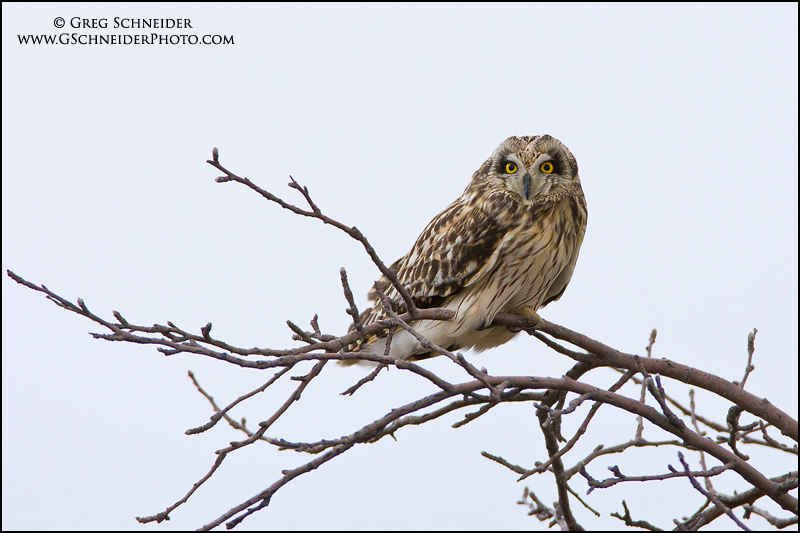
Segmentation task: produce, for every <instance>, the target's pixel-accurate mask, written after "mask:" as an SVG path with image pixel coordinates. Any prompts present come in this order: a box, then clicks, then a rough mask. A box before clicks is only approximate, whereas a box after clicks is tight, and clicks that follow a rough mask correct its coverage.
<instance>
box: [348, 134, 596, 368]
mask: <svg viewBox="0 0 800 533" xmlns="http://www.w3.org/2000/svg"><path fill="white" fill-rule="evenodd" d="M586 218H587V211H586V200H585V199H584V196H583V190H582V189H581V183H580V178H579V177H578V165H577V163H576V162H575V158H574V157H573V156H572V154H571V153H570V151H569V149H568V148H567V147H566V146H564V145H563V144H562V143H561V142H560V141H558V140H557V139H554V138H553V137H550V136H549V135H541V136H534V137H510V138H508V139H506V140H505V141H503V143H502V144H500V146H498V147H497V149H496V150H495V151H494V153H493V154H492V156H491V157H490V158H489V159H487V160H486V162H485V163H484V164H483V165H481V167H480V168H479V169H478V170H477V172H475V174H474V175H473V176H472V180H471V181H470V183H469V185H468V186H467V188H466V190H465V191H464V193H463V194H462V195H461V197H459V198H458V199H457V200H456V201H455V202H453V203H452V204H450V205H449V206H448V207H447V208H446V209H445V210H444V211H442V212H441V213H439V214H438V215H437V216H436V217H434V219H433V220H432V221H431V222H430V223H429V224H428V226H427V227H426V228H425V229H424V230H423V231H422V233H421V234H420V236H419V237H418V238H417V241H416V242H415V243H414V246H413V247H412V248H411V251H410V252H408V254H406V255H405V256H403V257H401V258H400V259H398V260H397V261H395V262H394V264H392V266H391V268H393V269H394V270H395V271H396V272H397V277H398V279H399V280H400V282H401V283H402V284H403V285H405V286H406V287H408V290H409V292H410V293H411V295H412V297H413V299H414V303H415V304H416V305H417V306H418V307H420V308H431V307H445V308H448V309H451V310H453V311H455V312H456V316H455V318H454V319H453V320H451V321H432V320H420V321H415V322H412V323H411V324H410V325H411V326H412V327H414V329H416V330H417V331H419V332H420V333H422V335H424V336H425V337H427V338H428V339H430V340H432V341H433V342H435V343H436V344H438V345H439V346H441V347H443V348H446V349H449V350H463V349H468V348H475V349H476V350H479V351H480V350H485V349H488V348H492V347H494V346H499V345H500V344H503V343H505V342H507V341H509V340H510V339H511V338H512V337H513V336H514V335H515V334H516V332H512V331H509V330H508V329H507V328H505V327H501V326H493V327H489V325H490V324H491V323H492V320H493V319H494V316H495V315H496V314H497V313H499V312H505V313H517V314H521V315H523V316H525V317H528V318H530V319H535V317H536V316H537V315H536V311H537V310H538V309H539V308H541V307H543V306H545V305H547V304H548V303H550V302H552V301H555V300H558V299H559V298H560V297H561V295H562V294H563V293H564V290H565V289H566V287H567V284H568V283H569V280H570V278H571V277H572V272H573V269H574V268H575V262H576V261H577V259H578V252H579V250H580V246H581V242H582V241H583V236H584V232H585V230H586ZM378 283H379V284H380V286H381V288H382V290H384V291H385V293H386V295H387V296H388V297H389V298H392V299H396V298H398V297H399V295H398V293H397V291H396V290H395V288H394V287H392V286H391V284H390V283H389V282H388V280H387V279H386V278H385V277H382V278H381V279H380V280H379V282H378ZM368 296H369V299H370V300H372V301H374V305H373V307H372V308H370V309H367V310H366V311H365V312H364V313H362V321H363V323H364V324H365V325H366V324H370V323H372V322H374V321H376V320H381V319H383V318H386V314H385V313H384V311H383V308H382V305H381V302H380V298H379V297H378V294H377V292H376V291H375V289H374V288H373V289H372V290H371V291H370V292H369V295H368ZM385 347H386V335H385V333H384V334H383V335H382V336H373V337H371V338H369V339H366V340H365V341H363V342H361V343H360V344H358V345H355V346H353V347H352V349H353V351H360V350H363V351H369V352H371V353H378V354H383V353H384V351H385ZM390 354H391V355H393V356H395V357H400V358H402V359H411V360H414V359H423V358H425V357H428V356H430V355H431V354H430V353H429V352H428V350H426V349H424V348H422V347H421V346H420V345H419V342H418V341H417V340H416V339H415V338H414V337H413V336H412V335H410V334H409V333H408V332H406V331H403V330H398V331H395V332H394V334H393V337H392V342H391V346H390Z"/></svg>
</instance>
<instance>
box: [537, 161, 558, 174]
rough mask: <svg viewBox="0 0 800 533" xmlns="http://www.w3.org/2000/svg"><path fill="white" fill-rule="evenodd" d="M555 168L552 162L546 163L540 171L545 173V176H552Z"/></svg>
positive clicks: (541, 166) (540, 167)
mask: <svg viewBox="0 0 800 533" xmlns="http://www.w3.org/2000/svg"><path fill="white" fill-rule="evenodd" d="M554 168H555V167H553V163H551V162H550V161H545V162H544V163H542V164H541V165H540V166H539V170H541V171H542V172H544V173H545V174H552V173H553V170H554Z"/></svg>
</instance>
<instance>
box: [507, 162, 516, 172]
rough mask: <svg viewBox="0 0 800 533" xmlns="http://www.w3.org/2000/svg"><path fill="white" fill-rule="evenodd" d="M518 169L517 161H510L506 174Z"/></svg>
mask: <svg viewBox="0 0 800 533" xmlns="http://www.w3.org/2000/svg"><path fill="white" fill-rule="evenodd" d="M516 171H517V165H516V164H515V163H511V162H508V163H506V174H513V173H514V172H516Z"/></svg>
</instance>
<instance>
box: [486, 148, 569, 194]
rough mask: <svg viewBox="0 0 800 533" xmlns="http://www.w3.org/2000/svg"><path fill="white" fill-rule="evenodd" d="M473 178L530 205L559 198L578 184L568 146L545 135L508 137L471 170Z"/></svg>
mask: <svg viewBox="0 0 800 533" xmlns="http://www.w3.org/2000/svg"><path fill="white" fill-rule="evenodd" d="M476 179H477V180H481V181H483V180H485V182H486V183H487V184H488V186H489V187H490V188H491V189H494V190H496V191H501V192H504V193H505V194H507V195H510V196H512V197H513V198H514V199H515V200H517V201H522V202H523V203H530V204H532V203H537V202H541V201H547V200H549V199H556V198H560V197H562V196H564V195H566V194H569V193H570V192H571V191H572V190H573V188H574V187H575V185H576V184H577V185H578V186H580V178H579V177H578V163H577V162H576V161H575V158H574V157H573V156H572V153H571V152H570V151H569V148H567V147H566V146H564V145H563V144H562V143H561V141H559V140H558V139H555V138H553V137H551V136H549V135H536V136H533V137H509V138H508V139H506V140H505V141H503V142H502V143H501V144H500V146H498V147H497V149H496V150H495V151H494V153H493V154H492V156H491V157H490V158H489V159H488V160H487V161H486V163H484V164H483V166H482V167H481V168H480V170H478V172H476V173H475V176H473V181H475V180H476Z"/></svg>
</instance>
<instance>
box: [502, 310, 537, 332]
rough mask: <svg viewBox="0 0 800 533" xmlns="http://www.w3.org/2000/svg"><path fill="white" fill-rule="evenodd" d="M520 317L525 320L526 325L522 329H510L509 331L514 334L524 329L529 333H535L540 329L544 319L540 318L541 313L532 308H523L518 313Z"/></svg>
mask: <svg viewBox="0 0 800 533" xmlns="http://www.w3.org/2000/svg"><path fill="white" fill-rule="evenodd" d="M516 314H518V315H519V316H521V317H522V318H524V319H525V325H524V326H522V327H509V328H508V331H511V332H513V333H518V332H520V331H522V330H523V329H524V330H525V331H527V332H528V333H530V332H532V331H534V330H535V329H536V328H538V327H539V324H541V323H542V317H540V316H539V313H537V312H536V311H534V310H533V309H531V308H523V309H520V310H518V311H517V312H516Z"/></svg>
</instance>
